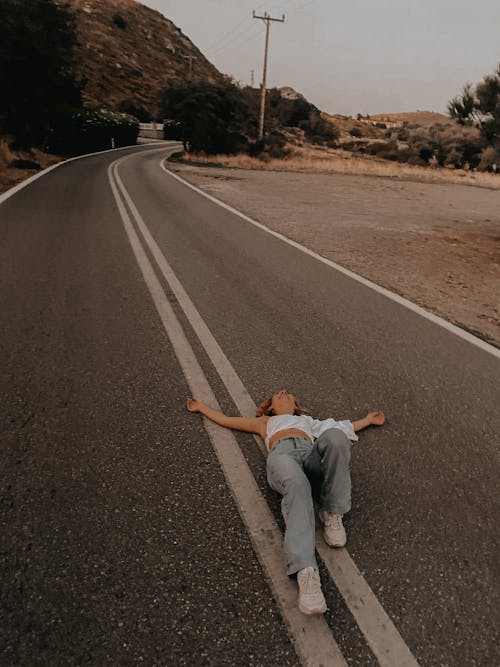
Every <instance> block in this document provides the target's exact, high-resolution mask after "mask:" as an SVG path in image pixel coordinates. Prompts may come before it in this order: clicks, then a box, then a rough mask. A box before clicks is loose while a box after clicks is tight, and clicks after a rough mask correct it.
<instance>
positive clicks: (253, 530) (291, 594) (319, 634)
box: [108, 156, 347, 667]
mask: <svg viewBox="0 0 500 667" xmlns="http://www.w3.org/2000/svg"><path fill="white" fill-rule="evenodd" d="M127 157H128V156H127ZM122 159H127V158H122ZM120 162H121V160H117V161H115V162H113V163H112V164H111V165H110V166H109V167H108V178H109V182H110V185H111V190H112V192H113V195H114V197H115V201H116V204H117V207H118V210H119V213H120V216H121V218H122V222H123V224H124V227H125V231H126V233H127V236H128V238H129V242H130V244H131V246H132V250H133V252H134V254H135V257H136V260H137V263H138V265H139V267H140V269H141V271H142V274H143V277H144V281H145V283H146V285H147V287H148V289H149V292H150V294H151V297H152V300H153V303H154V304H155V306H156V309H157V311H158V315H159V316H160V320H161V322H162V324H163V327H164V329H165V333H166V334H167V337H168V338H169V340H170V343H171V345H172V347H173V349H174V352H175V354H176V357H177V359H178V361H179V364H180V366H181V368H182V371H183V374H184V376H185V378H186V381H187V383H188V385H189V388H190V391H192V392H193V394H194V395H197V396H200V398H201V400H203V401H206V402H207V403H209V404H210V405H214V407H216V408H218V409H220V407H219V405H218V403H217V400H216V398H215V395H214V393H213V391H212V388H211V387H210V385H209V383H208V380H207V378H206V377H205V374H204V373H203V370H202V368H201V366H200V365H199V362H198V360H197V359H196V356H195V354H194V351H193V349H192V348H191V346H190V344H189V342H188V340H187V338H186V336H185V334H184V331H183V329H182V327H181V324H180V322H179V321H178V319H177V317H176V316H175V313H174V311H173V309H172V306H171V305H170V303H169V302H168V299H167V298H166V296H165V293H164V291H163V288H162V286H161V284H160V282H159V280H158V278H157V277H156V274H155V272H154V270H153V267H152V266H151V263H150V261H149V259H148V258H147V255H146V252H145V250H144V248H143V247H142V244H141V242H140V240H139V238H138V236H137V234H136V232H135V229H134V227H133V225H132V222H131V221H130V217H129V215H128V213H127V210H126V208H125V205H124V203H123V201H122V200H121V196H120V194H119V191H118V190H119V186H117V181H115V171H116V169H117V166H118V164H119V163H120ZM204 425H205V429H206V430H207V432H208V435H209V437H210V440H211V442H212V445H213V448H214V450H215V453H216V455H217V458H218V460H219V463H220V465H221V468H222V470H223V472H224V475H225V477H226V480H227V482H228V485H229V488H230V490H231V493H232V495H233V498H234V500H235V503H236V505H237V507H238V510H239V513H240V515H241V517H242V519H243V522H244V523H245V525H246V528H247V531H248V534H249V536H250V539H251V541H252V543H253V546H254V551H255V553H256V555H257V557H258V558H259V561H260V563H261V565H262V568H263V570H264V572H265V575H266V578H267V580H268V583H269V585H270V588H271V590H272V593H273V595H274V598H275V600H276V603H277V604H278V606H279V608H280V611H281V615H282V617H283V619H284V621H285V622H286V624H287V625H288V627H289V629H290V633H291V641H292V643H293V644H294V646H295V649H296V651H297V654H298V656H299V658H300V659H301V662H302V664H303V665H304V666H305V667H322V666H323V667H326V665H328V666H331V667H347V662H346V661H345V659H344V657H343V655H342V653H341V651H340V649H339V647H338V645H337V642H336V641H335V639H334V638H333V636H332V634H331V631H330V628H329V627H328V625H327V623H326V621H325V620H324V618H323V617H322V616H309V617H308V616H305V615H304V614H302V613H301V612H300V611H299V610H298V608H297V587H296V586H294V585H293V584H292V582H291V581H290V580H289V578H288V577H287V576H286V573H285V568H284V566H283V563H282V558H281V554H280V553H279V549H278V546H279V545H280V544H281V543H282V534H281V531H280V529H279V527H278V525H277V523H276V521H275V520H274V517H273V516H272V514H271V511H270V509H269V507H268V506H267V503H266V500H265V498H264V497H263V495H262V493H261V492H260V490H259V488H258V486H257V483H256V481H255V479H254V477H253V475H252V472H251V471H250V468H249V467H248V464H247V462H246V460H245V458H244V456H243V454H242V452H241V449H240V448H239V446H238V443H237V441H236V438H235V437H234V434H233V433H232V432H231V431H229V430H227V429H224V428H222V427H219V426H217V425H216V424H214V423H213V422H211V421H210V420H208V419H207V418H204Z"/></svg>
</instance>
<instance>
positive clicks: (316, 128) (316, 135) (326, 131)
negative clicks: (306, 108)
mask: <svg viewBox="0 0 500 667" xmlns="http://www.w3.org/2000/svg"><path fill="white" fill-rule="evenodd" d="M299 127H300V129H302V130H304V134H305V135H306V137H307V139H309V141H311V142H312V143H313V144H324V145H327V146H330V147H333V146H335V145H336V140H337V139H338V137H339V134H340V133H339V131H338V129H337V128H336V127H335V125H333V123H331V122H330V121H328V120H325V119H324V118H323V117H322V116H321V114H320V112H319V111H313V112H311V113H310V114H309V117H308V119H307V120H303V121H301V122H300V123H299Z"/></svg>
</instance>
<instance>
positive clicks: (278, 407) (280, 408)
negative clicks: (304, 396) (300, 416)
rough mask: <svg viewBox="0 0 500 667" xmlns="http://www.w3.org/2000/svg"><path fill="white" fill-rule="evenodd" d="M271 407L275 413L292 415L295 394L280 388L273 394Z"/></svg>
mask: <svg viewBox="0 0 500 667" xmlns="http://www.w3.org/2000/svg"><path fill="white" fill-rule="evenodd" d="M271 408H272V410H273V412H274V414H275V415H293V413H294V412H295V396H294V395H293V394H290V393H289V392H288V391H287V390H286V389H280V391H276V392H274V394H273V397H272V400H271Z"/></svg>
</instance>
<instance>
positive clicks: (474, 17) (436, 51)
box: [142, 0, 500, 115]
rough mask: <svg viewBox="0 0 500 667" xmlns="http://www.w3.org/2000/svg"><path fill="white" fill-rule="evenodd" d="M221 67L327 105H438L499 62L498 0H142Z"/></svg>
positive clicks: (382, 109) (359, 108) (361, 109)
mask: <svg viewBox="0 0 500 667" xmlns="http://www.w3.org/2000/svg"><path fill="white" fill-rule="evenodd" d="M142 4H145V5H148V6H149V7H152V8H153V9H157V10H158V11H160V12H161V13H162V14H163V15H164V16H166V17H167V18H169V19H170V20H171V21H173V22H174V23H175V24H176V25H177V26H178V27H179V28H181V29H182V31H183V33H184V34H185V35H187V36H188V37H189V38H190V39H191V41H192V42H193V43H194V44H195V45H196V46H197V47H198V48H199V49H200V50H201V51H202V53H203V54H204V55H205V56H206V57H207V58H208V59H209V60H210V61H211V62H212V63H213V64H214V65H215V66H216V67H217V68H218V69H219V70H220V71H221V72H223V73H225V74H231V75H232V76H234V78H235V79H236V80H237V81H239V82H240V83H243V84H249V83H250V80H251V70H252V69H253V70H254V73H255V74H254V76H255V85H256V86H257V85H258V84H260V82H261V80H262V64H263V54H264V34H265V26H264V23H263V21H260V20H257V19H253V18H252V10H254V9H255V10H256V13H257V14H261V15H262V14H263V13H264V12H268V13H269V14H270V15H271V16H272V17H275V18H281V15H282V14H283V13H284V14H285V23H274V22H273V23H272V24H271V31H270V48H269V63H268V76H267V86H268V87H273V86H277V87H280V86H292V88H295V89H296V90H297V91H299V92H301V93H302V94H303V95H305V96H306V97H307V98H308V99H309V100H310V101H311V102H312V103H313V104H315V105H316V106H317V107H319V108H320V109H321V110H323V111H327V112H329V113H341V114H349V115H355V114H357V113H362V114H366V113H371V114H376V113H391V112H392V113H396V112H400V111H416V110H429V111H440V112H441V113H446V105H447V102H448V100H450V99H451V98H452V97H454V96H455V95H456V94H458V93H459V92H460V91H461V90H462V88H463V86H464V84H465V83H467V82H471V83H477V82H478V81H480V80H481V79H482V78H483V76H484V75H485V74H491V73H492V72H493V71H494V70H495V68H496V66H497V64H498V63H499V62H500V0H378V1H375V0H268V2H262V0H255V2H252V0H142Z"/></svg>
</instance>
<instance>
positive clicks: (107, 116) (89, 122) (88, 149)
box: [47, 108, 139, 155]
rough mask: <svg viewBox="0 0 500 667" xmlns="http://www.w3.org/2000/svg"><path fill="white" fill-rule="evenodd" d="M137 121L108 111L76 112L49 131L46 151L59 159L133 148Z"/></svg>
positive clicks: (128, 116) (137, 127)
mask: <svg viewBox="0 0 500 667" xmlns="http://www.w3.org/2000/svg"><path fill="white" fill-rule="evenodd" d="M138 134H139V121H138V120H137V118H134V116H130V115H129V114H124V113H120V112H116V111H110V110H108V109H100V110H99V111H96V110H94V109H88V108H84V109H80V110H75V111H73V113H71V114H68V115H67V116H65V117H63V118H61V119H60V122H59V123H58V124H57V125H56V126H55V127H54V128H53V130H52V132H51V134H50V137H49V143H48V146H47V148H48V149H49V150H50V151H52V152H55V153H59V154H61V155H79V154H82V153H92V152H94V151H101V150H106V149H109V148H119V147H121V146H133V145H135V144H136V143H137V136H138Z"/></svg>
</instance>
